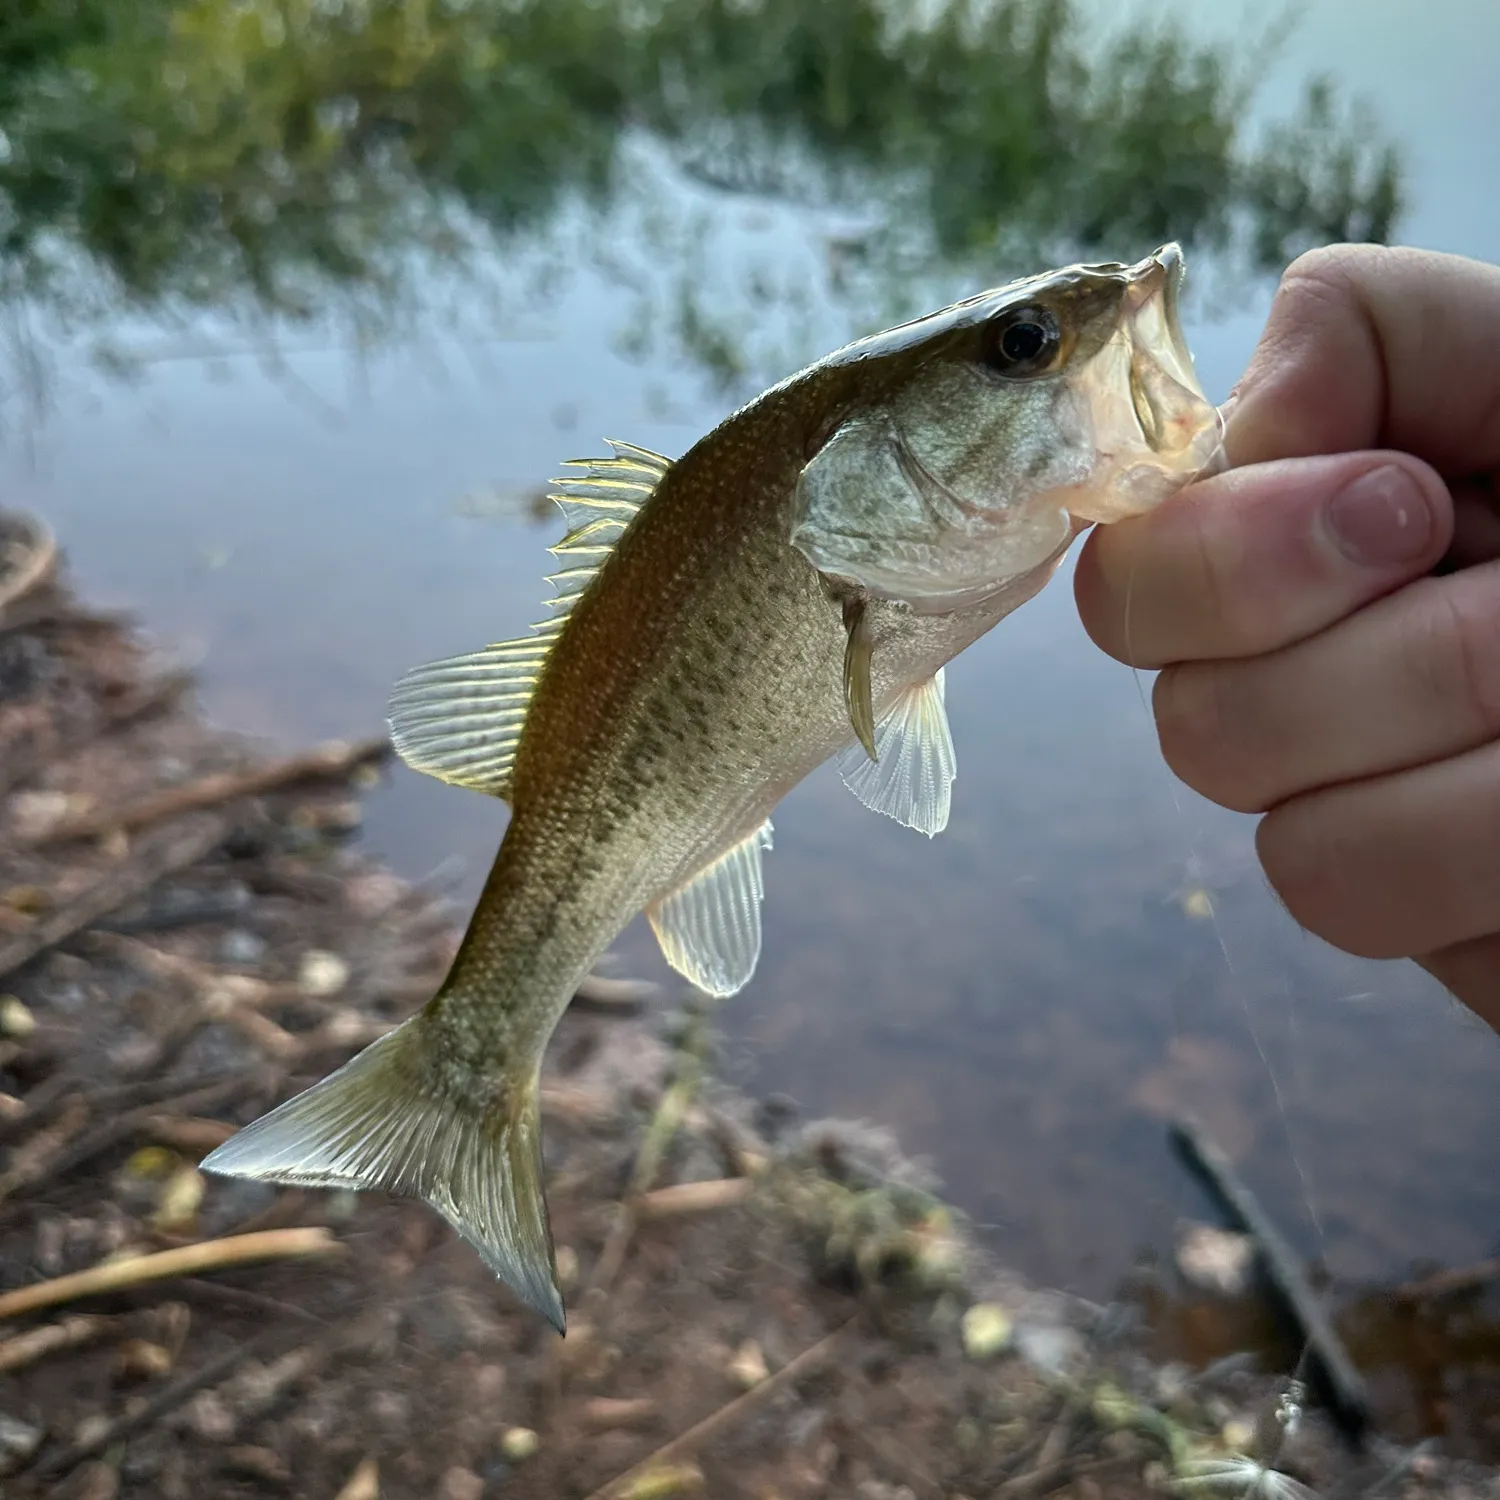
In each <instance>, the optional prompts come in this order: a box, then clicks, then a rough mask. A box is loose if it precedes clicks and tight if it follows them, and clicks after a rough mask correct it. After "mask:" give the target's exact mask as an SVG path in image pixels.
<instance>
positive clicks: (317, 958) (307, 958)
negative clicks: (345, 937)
mask: <svg viewBox="0 0 1500 1500" xmlns="http://www.w3.org/2000/svg"><path fill="white" fill-rule="evenodd" d="M348 982H349V965H348V964H346V963H345V962H344V960H343V959H341V958H340V957H339V956H338V954H337V953H329V952H327V951H326V950H325V949H322V948H311V949H309V950H308V951H307V952H306V953H304V954H303V955H302V963H301V964H300V966H299V967H298V970H297V988H298V989H300V990H301V991H302V993H303V994H304V995H315V996H320V997H322V996H328V995H336V994H338V992H339V991H340V990H341V989H343V987H344V986H345V985H346V984H348Z"/></svg>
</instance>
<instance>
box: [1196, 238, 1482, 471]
mask: <svg viewBox="0 0 1500 1500" xmlns="http://www.w3.org/2000/svg"><path fill="white" fill-rule="evenodd" d="M1232 399H1233V407H1232V410H1230V411H1229V413H1228V424H1227V431H1226V434H1225V446H1226V448H1227V450H1228V453H1229V457H1230V460H1231V462H1232V463H1234V464H1235V465H1236V466H1238V465H1242V464H1252V463H1260V462H1263V461H1264V460H1266V459H1274V458H1303V457H1308V456H1311V455H1313V454H1321V453H1344V452H1349V451H1351V450H1358V449H1366V448H1394V449H1399V450H1401V451H1402V452H1406V453H1412V454H1415V455H1416V456H1417V457H1418V458H1422V459H1425V460H1426V461H1427V462H1428V463H1429V464H1431V465H1432V466H1433V467H1434V468H1435V469H1437V470H1438V472H1439V473H1441V474H1443V475H1445V476H1446V477H1448V478H1461V477H1463V476H1466V475H1471V474H1476V473H1479V472H1482V471H1485V470H1490V469H1494V468H1496V467H1497V466H1500V266H1491V265H1486V264H1485V263H1484V262H1482V261H1476V260H1468V259H1465V258H1464V257H1463V256H1458V255H1441V254H1438V253H1436V252H1434V251H1428V250H1411V249H1405V248H1398V249H1392V248H1387V247H1385V246H1380V245H1335V246H1332V247H1329V248H1326V249H1322V250H1313V251H1310V252H1308V253H1307V254H1306V255H1303V256H1300V257H1299V258H1298V259H1297V260H1295V261H1293V262H1292V264H1291V265H1290V266H1289V267H1288V268H1287V270H1286V272H1285V274H1284V275H1283V277H1282V280H1281V285H1280V287H1279V288H1278V289H1277V292H1276V298H1275V300H1274V302H1273V303H1272V304H1271V312H1270V316H1269V317H1268V319H1267V322H1266V328H1265V331H1264V333H1263V334H1262V335H1261V339H1260V343H1259V345H1258V346H1257V348H1256V351H1255V354H1254V356H1253V358H1252V359H1251V361H1250V366H1249V369H1248V370H1247V371H1246V372H1245V375H1244V377H1243V378H1242V379H1241V381H1240V382H1239V384H1238V386H1237V387H1236V388H1235V392H1234V397H1233V398H1232Z"/></svg>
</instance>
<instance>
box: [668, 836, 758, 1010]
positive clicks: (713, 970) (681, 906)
mask: <svg viewBox="0 0 1500 1500" xmlns="http://www.w3.org/2000/svg"><path fill="white" fill-rule="evenodd" d="M770 847H771V825H770V823H769V822H765V823H762V824H761V826H760V827H759V828H757V829H756V830H755V832H754V833H752V834H751V835H750V837H749V838H747V839H743V840H742V841H741V842H740V843H738V844H736V845H735V846H734V848H732V849H731V850H729V852H728V853H727V854H723V855H720V857H719V858H718V859H716V860H715V861H714V862H713V864H711V865H709V866H708V867H707V868H706V869H703V870H700V871H699V872H698V874H697V875H695V876H694V877H693V879H692V880H690V881H689V882H688V883H687V884H686V885H684V886H680V887H679V888H678V889H677V890H675V891H673V892H672V893H671V895H669V896H665V897H663V898H662V900H660V901H658V902H657V903H656V904H655V905H654V906H651V907H648V908H647V910H646V916H647V918H648V919H649V920H650V922H651V928H652V931H654V932H655V933H656V940H657V942H659V943H660V944H661V951H662V956H663V957H664V958H665V959H666V961H667V962H668V963H669V964H671V965H672V967H673V968H674V969H676V970H677V972H678V973H679V974H681V975H682V976H683V977H684V978H686V979H688V980H689V981H691V982H692V983H693V984H695V985H697V986H698V988H699V989H700V990H706V991H707V992H708V993H709V994H710V995H720V996H723V995H732V994H734V993H735V992H736V991H737V990H741V989H743V988H744V987H745V985H746V984H747V983H749V980H750V976H751V975H752V974H753V973H754V972H755V964H756V960H757V959H758V958H759V957H760V902H761V896H762V895H763V893H764V890H765V886H764V884H763V881H762V878H761V867H760V856H761V851H762V850H764V849H769V848H770Z"/></svg>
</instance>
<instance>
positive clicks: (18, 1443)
mask: <svg viewBox="0 0 1500 1500" xmlns="http://www.w3.org/2000/svg"><path fill="white" fill-rule="evenodd" d="M41 1443H42V1429H41V1428H40V1427H33V1426H32V1425H31V1423H30V1422H23V1421H21V1419H20V1418H19V1417H8V1416H6V1415H5V1413H4V1412H0V1474H8V1473H10V1471H11V1470H12V1469H16V1468H19V1467H20V1466H21V1465H22V1464H24V1463H25V1462H26V1461H27V1459H29V1458H30V1457H31V1455H32V1454H33V1453H35V1452H36V1450H37V1449H38V1448H39V1447H40V1446H41Z"/></svg>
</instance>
